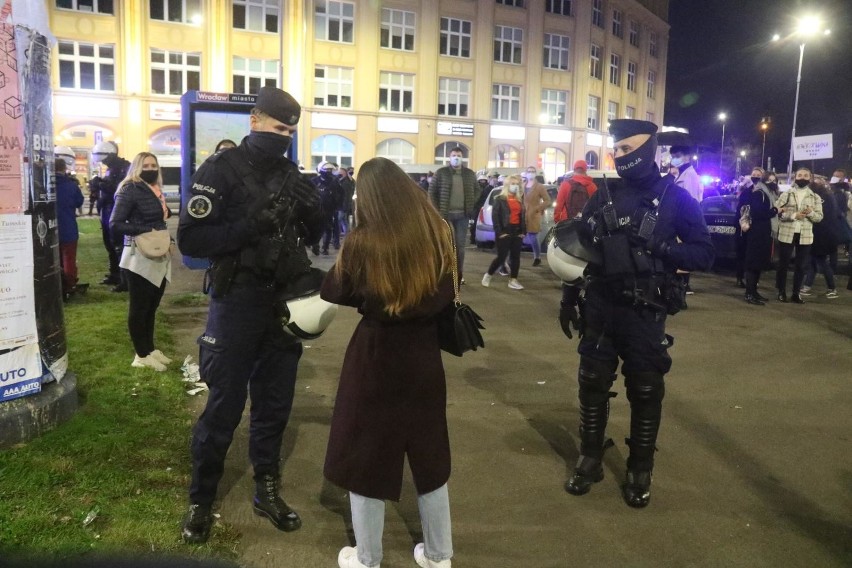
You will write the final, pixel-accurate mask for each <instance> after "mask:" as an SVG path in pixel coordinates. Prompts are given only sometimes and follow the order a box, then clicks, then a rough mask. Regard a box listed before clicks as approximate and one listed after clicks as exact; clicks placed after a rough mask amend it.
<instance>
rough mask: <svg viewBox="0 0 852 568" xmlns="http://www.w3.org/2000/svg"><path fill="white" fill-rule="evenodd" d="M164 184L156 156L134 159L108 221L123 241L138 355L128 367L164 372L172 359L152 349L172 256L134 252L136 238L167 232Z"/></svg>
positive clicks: (131, 328)
mask: <svg viewBox="0 0 852 568" xmlns="http://www.w3.org/2000/svg"><path fill="white" fill-rule="evenodd" d="M162 184H163V181H162V177H161V176H160V165H159V162H158V161H157V157H156V156H155V155H153V154H149V153H148V152H140V153H139V154H137V155H136V157H135V158H133V161H132V162H131V163H130V168H129V169H128V171H127V177H126V178H124V181H122V183H121V187H120V188H119V189H118V191H116V192H115V206H114V207H113V210H112V215H111V216H110V219H109V226H110V230H111V231H112V238H113V239H114V240H115V242H123V243H124V247H123V250H122V252H121V260H120V261H119V266H120V267H121V268H123V269H125V270H126V273H127V288H128V292H129V296H130V303H129V309H128V316H127V327H128V329H129V331H130V339H131V341H132V343H133V349H134V351H135V352H136V356H135V357H134V358H133V362H132V363H131V366H133V367H148V368H151V369H154V370H155V371H165V370H166V365H168V364H169V363H170V362H171V359H169V358H168V357H166V356H165V355H164V354H163V352H162V351H160V350H159V349H157V348H156V347H155V346H154V321H155V318H156V314H157V308H158V307H159V305H160V300H161V299H162V297H163V292H164V291H165V289H166V283H167V282H168V281H170V280H171V279H172V261H171V255H169V254H167V255H166V256H165V257H162V258H157V259H151V258H147V257H145V256H144V255H142V254H141V253H139V252H138V251H137V250H136V247H135V246H134V245H135V241H134V239H135V237H136V236H138V235H141V234H143V233H147V232H149V231H154V230H157V231H160V230H164V229H165V228H166V219H168V218H169V216H170V215H171V212H170V211H169V208H168V207H167V206H166V198H165V197H164V196H163V192H162V190H161V187H162Z"/></svg>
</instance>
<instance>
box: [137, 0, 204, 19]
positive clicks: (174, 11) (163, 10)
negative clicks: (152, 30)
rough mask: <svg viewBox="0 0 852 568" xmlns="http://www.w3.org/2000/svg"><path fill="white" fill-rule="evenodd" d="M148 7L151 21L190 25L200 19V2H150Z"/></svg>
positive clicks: (176, 0)
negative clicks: (194, 20)
mask: <svg viewBox="0 0 852 568" xmlns="http://www.w3.org/2000/svg"><path fill="white" fill-rule="evenodd" d="M148 6H149V13H150V15H151V19H152V20H163V21H166V22H179V23H182V24H191V23H194V22H193V18H200V17H201V0H151V2H150V4H149V5H148Z"/></svg>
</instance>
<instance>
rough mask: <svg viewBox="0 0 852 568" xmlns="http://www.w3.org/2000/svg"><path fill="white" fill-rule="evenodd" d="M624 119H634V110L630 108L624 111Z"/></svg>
mask: <svg viewBox="0 0 852 568" xmlns="http://www.w3.org/2000/svg"><path fill="white" fill-rule="evenodd" d="M624 118H636V109H635V108H633V107H632V106H629V107H627V108H626V109H624Z"/></svg>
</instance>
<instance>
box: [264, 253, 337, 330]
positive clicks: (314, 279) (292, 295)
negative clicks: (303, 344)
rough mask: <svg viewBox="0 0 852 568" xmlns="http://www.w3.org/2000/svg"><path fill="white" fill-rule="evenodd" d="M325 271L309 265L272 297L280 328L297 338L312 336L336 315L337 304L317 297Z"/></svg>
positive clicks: (324, 328) (324, 327)
mask: <svg viewBox="0 0 852 568" xmlns="http://www.w3.org/2000/svg"><path fill="white" fill-rule="evenodd" d="M324 279H325V271H323V270H320V269H318V268H311V270H310V272H308V273H306V274H305V275H304V276H302V277H301V278H299V279H297V280H296V281H295V282H293V283H292V284H290V285H288V286H287V288H286V289H285V290H284V291H283V292H282V293H281V295H279V296H278V298H277V299H276V302H275V304H276V306H275V307H276V313H277V315H278V318H279V321H280V323H281V327H282V328H283V329H284V331H285V332H286V333H287V334H289V335H292V336H295V337H298V338H299V339H316V338H317V337H319V336H320V335H322V334H323V333H324V332H325V330H326V328H328V326H329V325H330V324H331V322H332V320H334V316H335V315H337V305H336V304H332V303H330V302H326V301H325V300H323V299H322V298H320V292H319V290H320V287H321V286H322V281H323V280H324Z"/></svg>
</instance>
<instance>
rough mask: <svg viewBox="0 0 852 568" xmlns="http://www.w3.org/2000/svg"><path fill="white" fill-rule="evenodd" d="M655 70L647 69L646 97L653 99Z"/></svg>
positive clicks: (655, 79)
mask: <svg viewBox="0 0 852 568" xmlns="http://www.w3.org/2000/svg"><path fill="white" fill-rule="evenodd" d="M656 83H657V72H656V71H648V98H649V99H653V98H654V95H655V94H656V92H657V91H656Z"/></svg>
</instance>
